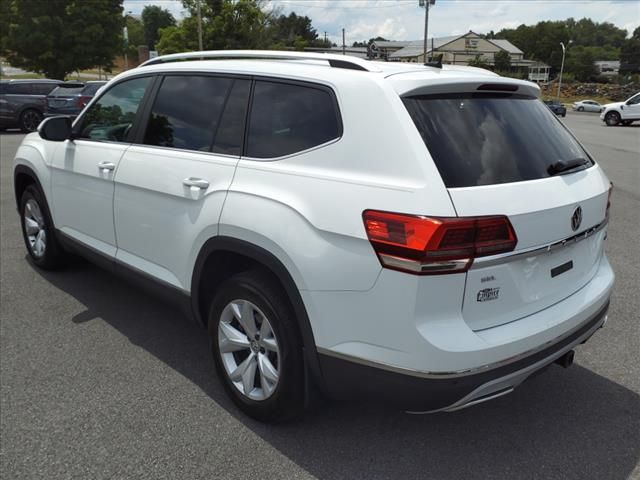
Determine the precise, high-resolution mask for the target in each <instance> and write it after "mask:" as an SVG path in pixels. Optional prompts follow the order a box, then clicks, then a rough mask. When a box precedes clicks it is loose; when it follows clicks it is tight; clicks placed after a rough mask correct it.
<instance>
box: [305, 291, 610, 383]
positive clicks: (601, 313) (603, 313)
mask: <svg viewBox="0 0 640 480" xmlns="http://www.w3.org/2000/svg"><path fill="white" fill-rule="evenodd" d="M608 309H609V301H608V300H607V302H606V303H605V304H604V305H603V306H602V307H601V308H600V309H599V310H598V311H597V312H596V313H594V314H593V315H591V316H590V317H589V318H588V319H586V320H585V321H584V322H582V323H581V324H580V325H578V326H576V327H574V328H572V329H571V330H569V331H568V332H565V333H563V334H562V335H559V336H557V337H556V338H554V339H552V340H549V341H547V342H545V343H543V344H542V345H538V346H537V347H534V348H532V349H530V350H527V351H525V352H522V353H519V354H518V355H514V356H513V357H510V358H505V359H504V360H499V361H497V362H493V363H488V364H486V365H481V366H479V367H473V368H468V369H466V370H457V371H450V372H425V371H422V370H415V369H411V368H406V367H399V366H396V365H390V364H386V363H379V362H375V361H372V360H366V359H364V358H358V357H354V356H351V355H348V354H346V353H340V352H334V351H333V350H329V349H328V348H323V347H317V351H318V353H320V354H322V355H328V356H330V357H335V358H339V359H341V360H346V361H349V362H353V363H357V364H359V365H364V366H366V367H373V368H378V369H380V370H386V371H388V372H393V373H399V374H402V375H409V376H411V377H418V378H433V379H447V378H458V377H466V376H468V375H475V374H478V373H484V372H488V371H489V370H494V369H496V368H500V367H504V366H506V365H509V364H511V363H515V362H517V361H519V360H522V359H523V358H526V357H529V356H531V355H535V354H536V353H538V352H541V351H542V350H545V349H547V348H549V347H551V346H553V345H555V344H556V343H559V342H561V341H562V340H564V339H565V338H567V337H570V336H571V335H573V334H574V333H575V332H577V331H578V330H580V329H581V328H583V327H584V326H585V325H586V324H588V323H590V322H592V321H594V320H595V319H597V318H598V317H600V318H599V321H598V322H596V324H595V325H594V326H593V327H592V328H590V329H589V330H588V331H587V332H586V333H585V334H584V335H581V336H580V338H579V339H578V340H580V342H581V341H582V340H583V339H584V338H588V337H589V336H590V335H592V334H593V332H595V331H596V330H597V329H598V328H600V327H601V326H603V325H604V323H605V321H606V317H607V310H608ZM580 342H577V343H580ZM577 343H574V344H573V345H576V344H577ZM551 356H553V354H552V355H551ZM525 368H526V367H525Z"/></svg>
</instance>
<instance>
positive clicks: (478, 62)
mask: <svg viewBox="0 0 640 480" xmlns="http://www.w3.org/2000/svg"><path fill="white" fill-rule="evenodd" d="M467 65H469V66H470V67H478V68H487V69H488V68H489V64H488V63H487V61H486V60H485V59H484V58H482V55H476V56H475V58H472V59H471V60H469V61H468V62H467Z"/></svg>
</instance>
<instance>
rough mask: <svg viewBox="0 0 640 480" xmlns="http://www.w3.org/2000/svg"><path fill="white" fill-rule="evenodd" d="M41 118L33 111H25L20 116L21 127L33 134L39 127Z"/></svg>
mask: <svg viewBox="0 0 640 480" xmlns="http://www.w3.org/2000/svg"><path fill="white" fill-rule="evenodd" d="M40 121H41V117H40V114H39V113H38V112H36V111H35V110H27V111H26V112H24V113H23V114H22V125H23V127H24V128H25V130H27V131H28V132H35V131H36V130H37V129H38V125H40Z"/></svg>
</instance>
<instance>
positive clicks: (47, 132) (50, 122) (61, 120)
mask: <svg viewBox="0 0 640 480" xmlns="http://www.w3.org/2000/svg"><path fill="white" fill-rule="evenodd" d="M38 133H39V134H40V137H41V138H44V139H45V140H51V141H52V142H63V141H65V140H67V139H68V138H71V119H70V118H69V117H51V118H45V119H44V120H43V121H42V123H41V124H40V126H39V127H38Z"/></svg>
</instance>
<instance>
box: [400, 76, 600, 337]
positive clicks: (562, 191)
mask: <svg viewBox="0 0 640 480" xmlns="http://www.w3.org/2000/svg"><path fill="white" fill-rule="evenodd" d="M491 81H492V82H496V79H492V80H491ZM494 87H495V88H496V89H498V88H499V86H496V85H495V84H494ZM403 102H404V104H405V106H406V107H407V110H408V111H409V114H410V115H411V117H412V119H413V121H414V123H415V124H416V127H417V128H418V131H419V132H420V134H421V136H422V138H423V140H424V142H425V144H426V145H427V148H428V150H429V153H430V155H431V157H432V159H433V161H434V162H435V164H436V166H437V168H438V170H439V172H440V175H441V177H442V179H443V181H444V183H445V185H446V187H447V189H448V192H449V195H450V197H451V201H452V203H453V205H454V208H455V210H456V213H457V215H458V216H460V217H478V216H490V215H506V216H507V217H508V218H509V221H510V222H511V224H512V226H513V228H514V230H515V233H516V235H517V244H516V248H515V251H513V252H510V253H507V254H502V255H497V256H493V257H482V258H476V260H475V261H474V263H473V265H472V267H471V268H470V270H469V271H468V272H467V274H466V275H467V279H466V287H465V292H464V296H463V302H462V313H463V316H464V318H465V321H466V322H467V324H468V325H469V326H470V327H471V328H472V329H474V330H481V329H485V328H490V327H494V326H497V325H501V324H504V323H508V322H511V321H514V320H518V319H520V318H522V317H525V316H528V315H531V314H533V313H535V312H538V311H540V310H542V309H544V308H547V307H549V306H551V305H553V304H555V303H557V302H559V301H561V300H563V299H564V298H566V297H568V296H569V295H571V294H573V293H574V292H576V291H577V290H579V289H580V288H582V287H583V286H584V285H585V284H586V283H588V282H589V281H590V280H591V279H592V278H593V276H594V275H595V273H596V270H597V268H598V264H599V261H600V258H601V256H602V251H603V244H604V238H605V236H606V229H605V228H604V227H605V226H606V216H607V205H608V194H609V188H610V184H609V182H608V180H607V179H606V177H605V175H604V174H603V173H602V171H601V170H600V168H599V167H598V166H597V165H596V164H595V163H594V162H593V160H592V159H591V157H590V156H589V154H588V153H587V152H586V151H585V150H584V149H583V148H582V147H581V145H580V144H579V143H578V142H577V141H576V140H575V139H574V137H573V136H572V135H571V134H570V133H569V131H568V130H567V129H566V128H565V127H564V125H563V124H562V123H561V122H560V121H559V120H558V119H556V117H555V115H553V113H552V112H551V111H550V110H549V109H548V108H547V107H546V106H545V105H544V104H543V103H542V102H541V101H540V100H538V99H537V98H535V97H533V96H531V95H526V94H518V93H517V90H516V92H515V93H510V92H509V93H508V92H505V91H495V92H491V91H482V92H479V91H478V89H477V88H475V89H474V90H473V91H470V92H460V91H458V92H456V93H452V94H443V93H438V94H437V95H429V94H420V95H415V94H414V95H408V96H404V98H403Z"/></svg>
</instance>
